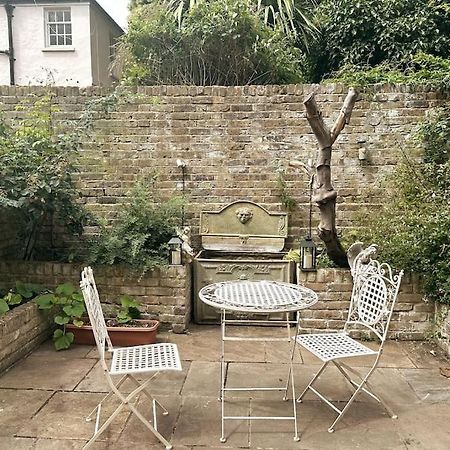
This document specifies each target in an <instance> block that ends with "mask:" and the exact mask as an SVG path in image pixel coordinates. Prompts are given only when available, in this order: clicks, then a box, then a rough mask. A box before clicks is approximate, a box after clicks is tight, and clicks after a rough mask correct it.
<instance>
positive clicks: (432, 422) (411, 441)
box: [396, 403, 450, 450]
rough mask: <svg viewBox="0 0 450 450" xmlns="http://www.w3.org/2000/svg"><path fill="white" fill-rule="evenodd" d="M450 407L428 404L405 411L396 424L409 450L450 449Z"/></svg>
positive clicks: (440, 404) (442, 404) (444, 404)
mask: <svg viewBox="0 0 450 450" xmlns="http://www.w3.org/2000/svg"><path fill="white" fill-rule="evenodd" d="M449 417H450V405H449V404H447V403H439V404H437V403H435V404H432V403H426V404H421V405H419V406H418V407H417V408H412V407H411V408H408V410H406V411H403V412H402V414H401V415H399V418H398V420H397V421H396V422H398V425H397V426H398V429H399V432H400V434H401V436H402V437H403V440H404V441H405V442H406V443H407V448H408V449H421V450H422V449H426V450H448V449H449V448H450V427H449Z"/></svg>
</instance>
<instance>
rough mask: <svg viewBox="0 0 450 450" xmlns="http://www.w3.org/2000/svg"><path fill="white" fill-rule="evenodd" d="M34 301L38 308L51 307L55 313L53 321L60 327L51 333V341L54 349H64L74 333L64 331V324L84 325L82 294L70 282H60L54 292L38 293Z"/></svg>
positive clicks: (84, 312) (68, 344)
mask: <svg viewBox="0 0 450 450" xmlns="http://www.w3.org/2000/svg"><path fill="white" fill-rule="evenodd" d="M36 303H37V305H38V307H39V309H43V310H46V309H47V310H48V309H52V310H54V311H55V313H56V315H55V317H54V319H53V320H54V322H55V323H56V324H57V325H60V326H62V328H57V329H56V330H55V331H54V333H53V343H54V344H55V348H56V350H65V349H67V348H69V347H70V345H71V344H72V342H73V339H74V334H73V333H71V332H67V331H66V325H67V324H68V323H72V324H74V325H75V326H77V327H81V326H82V325H84V322H83V320H82V317H83V316H84V315H85V314H86V307H85V306H84V300H83V295H82V293H81V292H80V290H79V289H76V288H75V287H74V286H73V284H72V283H64V284H60V285H59V286H57V287H56V289H55V292H48V293H46V294H43V295H40V296H39V297H38V298H37V300H36Z"/></svg>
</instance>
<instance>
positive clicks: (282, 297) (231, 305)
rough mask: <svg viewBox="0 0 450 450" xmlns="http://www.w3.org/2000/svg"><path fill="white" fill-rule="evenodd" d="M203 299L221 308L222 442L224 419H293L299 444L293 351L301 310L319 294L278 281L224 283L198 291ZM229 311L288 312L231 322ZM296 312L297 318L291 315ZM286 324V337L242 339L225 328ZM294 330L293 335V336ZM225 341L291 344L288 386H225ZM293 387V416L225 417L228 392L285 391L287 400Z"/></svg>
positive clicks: (221, 440) (313, 302)
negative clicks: (282, 315)
mask: <svg viewBox="0 0 450 450" xmlns="http://www.w3.org/2000/svg"><path fill="white" fill-rule="evenodd" d="M199 297H200V299H201V300H202V301H203V302H205V303H206V304H208V305H209V306H212V307H214V308H218V309H219V310H220V312H221V337H222V351H221V357H220V394H219V400H220V401H221V421H222V435H221V437H220V442H226V437H225V420H268V419H270V420H292V421H293V422H294V440H295V441H298V440H299V439H300V438H299V436H298V427H297V406H296V397H295V386H294V365H293V359H294V352H295V346H296V339H295V338H296V337H297V335H298V333H299V323H300V310H302V309H305V308H309V307H310V306H312V305H314V304H315V303H316V302H317V300H318V297H317V294H316V293H315V292H314V291H312V290H311V289H308V288H306V287H304V286H299V285H296V284H290V283H282V282H279V281H224V282H220V283H214V284H210V285H208V286H205V287H204V288H202V289H201V290H200V292H199ZM227 312H237V313H241V314H258V313H260V314H270V313H285V319H282V320H270V321H269V320H254V319H239V318H238V319H236V318H232V319H228V318H227V316H226V314H227ZM292 313H294V316H295V318H294V319H292V318H291V317H290V316H291V315H292ZM244 323H247V324H254V325H257V324H270V325H274V324H283V325H286V330H287V336H286V337H263V338H262V337H250V336H249V337H240V336H227V334H226V326H227V325H237V324H244ZM292 328H294V330H295V331H294V333H292ZM225 341H283V342H289V343H290V345H291V352H290V360H289V373H288V376H287V380H286V386H285V387H283V388H280V387H227V386H226V373H225V371H226V364H225ZM289 385H290V386H291V393H292V407H293V413H292V416H281V417H280V416H270V417H267V416H263V417H260V416H258V417H257V416H227V415H225V393H226V392H229V391H284V397H283V399H284V400H287V393H288V390H289Z"/></svg>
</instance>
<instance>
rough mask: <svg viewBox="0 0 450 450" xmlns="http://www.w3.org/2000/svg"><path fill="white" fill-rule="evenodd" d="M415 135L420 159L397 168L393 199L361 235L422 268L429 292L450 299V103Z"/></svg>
mask: <svg viewBox="0 0 450 450" xmlns="http://www.w3.org/2000/svg"><path fill="white" fill-rule="evenodd" d="M416 139H417V141H418V143H419V144H420V145H421V147H422V151H423V157H422V160H421V161H420V162H418V163H415V162H412V161H410V160H409V159H406V158H405V159H404V161H403V163H402V164H400V165H399V166H398V167H397V168H396V170H395V172H394V174H393V175H392V176H391V177H390V178H389V180H388V181H389V183H390V186H391V187H392V189H390V191H391V195H390V197H389V202H388V203H387V204H386V206H385V208H384V210H383V212H382V214H377V217H376V218H375V219H374V220H373V219H372V218H373V216H371V222H370V223H367V224H366V225H368V228H367V229H366V230H365V231H362V232H361V234H362V236H360V237H362V238H363V239H364V240H366V242H371V241H372V242H376V243H378V244H379V245H380V252H381V254H382V256H383V258H386V259H387V260H388V261H390V262H391V263H392V264H394V265H395V266H397V267H402V268H404V269H407V270H411V271H414V272H417V273H422V274H423V276H424V288H425V291H426V293H427V295H428V296H429V297H430V298H431V299H433V300H436V301H439V302H442V303H447V304H450V264H449V261H450V161H449V154H450V153H449V152H450V106H448V107H444V108H442V109H439V110H438V111H437V112H436V114H435V115H433V116H432V117H430V118H429V119H428V120H427V121H425V123H424V124H423V125H422V126H421V127H420V130H419V132H418V133H417V136H416Z"/></svg>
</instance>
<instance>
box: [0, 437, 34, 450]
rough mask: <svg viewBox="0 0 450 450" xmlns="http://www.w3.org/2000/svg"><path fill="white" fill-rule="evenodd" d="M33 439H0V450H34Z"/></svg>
mask: <svg viewBox="0 0 450 450" xmlns="http://www.w3.org/2000/svg"><path fill="white" fill-rule="evenodd" d="M34 445H35V439H31V438H16V437H2V438H1V439H0V450H11V449H14V450H32V449H33V450H34V448H35V447H34Z"/></svg>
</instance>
